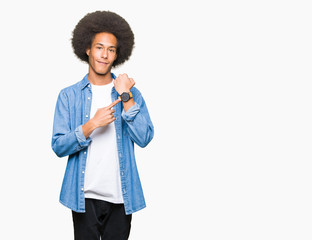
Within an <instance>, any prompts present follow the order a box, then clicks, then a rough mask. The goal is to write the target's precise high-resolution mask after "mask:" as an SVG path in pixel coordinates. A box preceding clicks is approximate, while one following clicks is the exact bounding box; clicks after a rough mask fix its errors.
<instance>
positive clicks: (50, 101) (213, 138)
mask: <svg viewBox="0 0 312 240" xmlns="http://www.w3.org/2000/svg"><path fill="white" fill-rule="evenodd" d="M96 10H110V11H114V12H116V13H118V14H120V15H121V16H123V17H124V18H125V19H126V20H127V21H128V22H129V24H130V25H131V27H132V29H133V31H134V33H135V41H136V45H135V49H134V51H133V55H132V57H131V59H130V61H128V62H126V63H125V64H124V65H123V66H121V67H119V68H117V69H114V70H113V72H114V73H115V74H117V75H118V74H120V73H127V74H128V75H129V76H131V77H133V78H134V79H135V81H136V87H137V88H139V89H140V90H141V92H142V93H143V96H144V98H145V100H146V102H147V105H148V108H149V111H150V115H151V117H152V120H153V123H154V125H155V137H154V139H153V141H152V142H151V143H150V145H149V146H147V147H146V148H145V149H140V148H139V147H137V148H136V155H137V164H138V168H139V171H140V177H141V181H142V184H143V189H144V193H145V197H146V201H147V208H146V209H144V210H142V211H140V212H138V213H136V214H134V215H133V222H132V232H131V235H130V239H131V240H147V239H148V240H159V239H164V240H167V239H169V240H171V239H187V240H189V239H209V240H210V239H211V240H232V239H239V240H251V239H252V240H258V239H259V240H263V239H266V240H268V239H272V240H276V239H283V240H285V239H296V240H297V239H300V240H305V239H311V238H312V231H311V225H312V207H311V206H312V204H311V203H312V194H311V181H312V174H311V167H312V163H311V159H312V158H311V157H312V154H311V144H312V127H311V123H312V113H311V101H312V95H311V90H312V83H311V80H312V78H311V77H312V73H311V63H312V47H311V46H312V44H311V42H312V34H311V24H312V15H311V12H312V8H311V2H310V1H301V0H296V1H294V0H293V1H281V0H280V1H278V0H270V1H269V0H264V1H247V0H245V1H243V0H238V1H229V0H221V1H199V0H193V1H168V0H166V1H165V0H159V1H139V0H132V1H119V0H114V1H84V2H80V1H49V2H48V1H34V0H31V1H10V2H6V3H1V6H0V29H1V38H0V43H1V86H2V87H1V94H0V98H1V99H0V103H1V120H0V121H1V125H0V126H1V134H2V140H1V153H2V154H1V170H2V171H1V174H0V180H1V198H0V203H1V212H0V218H1V231H0V238H1V239H20V238H23V239H32V240H35V239H36V240H37V239H40V240H41V239H45V240H50V239H51V240H55V239H73V229H72V220H71V212H70V210H68V209H67V208H65V207H63V206H62V205H61V204H60V203H59V202H58V198H59V191H60V188H61V183H62V179H63V174H64V171H65V166H66V158H62V159H59V158H57V156H56V155H55V154H54V153H53V151H52V150H51V147H50V143H51V135H52V123H53V114H54V107H55V103H56V98H57V95H58V93H59V91H60V90H61V89H62V88H64V87H66V86H69V85H71V84H73V83H75V82H77V81H80V80H81V79H82V77H83V76H84V75H85V74H86V73H87V70H88V68H87V65H86V64H84V63H82V62H80V61H79V60H78V59H77V58H76V57H75V55H74V54H73V52H72V48H71V43H70V39H71V32H72V30H73V29H74V27H75V25H76V24H77V22H78V21H79V20H80V19H81V18H82V17H83V16H84V15H85V14H87V13H88V12H93V11H96Z"/></svg>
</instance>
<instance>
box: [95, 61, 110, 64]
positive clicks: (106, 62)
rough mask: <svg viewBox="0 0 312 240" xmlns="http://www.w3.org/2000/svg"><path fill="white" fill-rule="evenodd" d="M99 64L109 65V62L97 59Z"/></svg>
mask: <svg viewBox="0 0 312 240" xmlns="http://www.w3.org/2000/svg"><path fill="white" fill-rule="evenodd" d="M97 62H98V63H99V64H102V65H107V64H108V62H100V61H97Z"/></svg>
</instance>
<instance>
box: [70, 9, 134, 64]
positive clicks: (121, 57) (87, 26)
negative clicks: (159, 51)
mask: <svg viewBox="0 0 312 240" xmlns="http://www.w3.org/2000/svg"><path fill="white" fill-rule="evenodd" d="M101 32H107V33H111V34H113V35H114V36H115V37H116V38H117V59H116V60H115V61H114V63H113V67H116V66H118V65H120V64H122V63H124V62H125V61H127V60H128V59H129V58H130V56H131V53H132V49H133V47H134V34H133V32H132V30H131V28H130V26H129V24H128V23H127V22H126V20H125V19H123V18H122V17H121V16H119V15H118V14H116V13H113V12H110V11H96V12H93V13H88V14H87V15H85V16H84V17H83V18H82V19H81V20H80V21H79V22H78V24H77V25H76V27H75V29H74V31H73V37H72V47H73V50H74V53H75V54H76V56H77V57H78V58H79V59H80V60H82V61H84V62H87V63H88V62H89V57H88V55H87V54H86V50H87V49H88V48H91V44H92V41H93V39H94V37H95V35H96V34H97V33H101Z"/></svg>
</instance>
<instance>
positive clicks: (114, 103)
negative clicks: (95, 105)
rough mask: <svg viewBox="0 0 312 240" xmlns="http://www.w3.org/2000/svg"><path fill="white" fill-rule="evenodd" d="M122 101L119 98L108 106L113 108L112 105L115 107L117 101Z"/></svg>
mask: <svg viewBox="0 0 312 240" xmlns="http://www.w3.org/2000/svg"><path fill="white" fill-rule="evenodd" d="M120 101H121V99H120V98H118V99H117V100H116V101H114V102H112V103H111V104H110V105H108V106H107V107H106V108H108V109H111V108H112V107H114V106H115V105H116V104H117V103H119V102H120Z"/></svg>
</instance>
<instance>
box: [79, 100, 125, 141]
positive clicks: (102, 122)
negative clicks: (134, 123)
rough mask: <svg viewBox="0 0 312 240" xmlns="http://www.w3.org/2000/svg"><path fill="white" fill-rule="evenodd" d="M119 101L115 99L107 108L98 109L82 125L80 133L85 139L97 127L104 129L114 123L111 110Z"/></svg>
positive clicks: (112, 110)
mask: <svg viewBox="0 0 312 240" xmlns="http://www.w3.org/2000/svg"><path fill="white" fill-rule="evenodd" d="M120 101H121V100H120V99H117V100H116V101H114V102H112V103H111V104H110V105H109V106H107V107H103V108H99V109H98V110H97V111H96V113H95V114H94V116H93V118H91V119H90V120H89V121H88V122H86V123H85V124H84V125H82V132H83V134H84V135H85V137H86V138H88V137H89V136H90V134H91V133H92V132H93V131H94V130H95V129H96V128H98V127H104V126H106V125H108V124H110V123H112V122H114V121H115V119H116V118H115V116H114V112H115V110H114V109H112V108H113V107H114V106H115V105H116V104H117V103H119V102H120Z"/></svg>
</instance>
